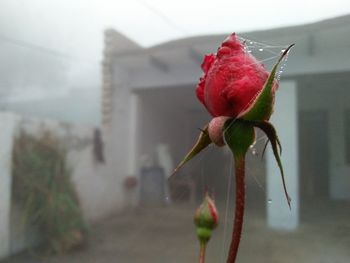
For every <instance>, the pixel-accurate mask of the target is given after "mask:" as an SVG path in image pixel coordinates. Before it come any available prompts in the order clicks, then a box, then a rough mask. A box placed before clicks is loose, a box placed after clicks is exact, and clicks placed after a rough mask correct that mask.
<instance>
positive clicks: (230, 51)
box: [196, 33, 278, 118]
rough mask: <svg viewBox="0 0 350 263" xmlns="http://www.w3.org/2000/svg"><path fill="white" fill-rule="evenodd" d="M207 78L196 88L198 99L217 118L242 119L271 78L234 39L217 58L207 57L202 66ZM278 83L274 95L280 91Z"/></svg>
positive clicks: (222, 46) (226, 44)
mask: <svg viewBox="0 0 350 263" xmlns="http://www.w3.org/2000/svg"><path fill="white" fill-rule="evenodd" d="M202 69H203V72H204V74H203V76H202V77H201V78H200V81H199V83H198V85H197V88H196V94H197V97H198V99H199V100H200V101H201V102H202V103H203V104H204V106H205V107H206V108H207V110H208V111H209V113H210V114H211V115H212V116H213V117H217V116H227V117H232V118H239V117H241V116H242V115H243V114H244V113H245V112H246V111H247V110H248V109H250V108H251V106H253V102H254V99H255V98H256V97H257V95H258V94H259V92H260V91H261V90H262V89H263V87H264V84H265V82H266V80H267V78H268V76H269V72H268V71H267V70H266V69H265V68H264V65H263V64H262V63H260V62H259V61H257V60H256V59H255V58H254V57H253V56H252V55H251V54H250V53H248V52H247V51H246V50H245V49H244V45H243V44H242V43H241V42H240V41H239V40H238V39H237V38H236V35H235V33H233V34H232V35H230V36H229V37H228V38H227V39H226V40H225V41H224V42H223V43H222V44H221V47H219V49H218V52H217V53H216V54H210V55H206V56H205V57H204V61H203V63H202ZM277 86H278V84H277V81H275V82H274V85H273V88H272V92H275V90H276V89H277Z"/></svg>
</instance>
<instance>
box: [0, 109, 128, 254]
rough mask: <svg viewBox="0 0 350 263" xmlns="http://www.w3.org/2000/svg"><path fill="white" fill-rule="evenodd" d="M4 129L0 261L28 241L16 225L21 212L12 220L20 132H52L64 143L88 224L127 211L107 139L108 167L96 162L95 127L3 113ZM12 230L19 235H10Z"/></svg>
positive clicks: (0, 160) (0, 169) (0, 142)
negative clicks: (14, 154)
mask: <svg viewBox="0 0 350 263" xmlns="http://www.w3.org/2000/svg"><path fill="white" fill-rule="evenodd" d="M0 126H1V133H0V145H1V147H0V178H1V184H0V188H1V191H0V194H1V198H0V258H1V257H4V256H7V255H9V254H11V253H14V252H17V251H19V250H21V249H23V248H24V247H25V246H26V240H27V239H25V238H24V237H23V235H24V233H25V232H26V231H27V230H26V229H21V230H19V229H20V228H19V226H18V227H16V226H14V225H13V224H17V223H18V222H19V221H20V220H18V216H20V211H18V209H15V210H14V211H13V213H12V216H15V217H17V218H15V219H12V220H10V214H11V157H12V145H13V141H14V138H15V136H16V135H18V134H19V132H20V130H23V131H25V132H26V133H28V134H32V135H35V136H39V135H40V134H41V133H42V132H44V131H50V132H51V133H53V134H54V135H55V136H56V137H57V138H58V139H59V140H60V141H61V142H62V146H64V147H65V148H66V149H67V159H68V164H69V166H70V167H71V169H72V180H73V182H74V183H75V186H76V190H77V192H78V196H79V200H80V205H81V208H82V211H83V215H84V217H85V219H86V220H87V221H88V222H92V221H96V220H98V219H100V218H103V217H106V216H108V215H110V214H112V213H115V212H116V211H119V210H120V209H121V208H123V207H124V204H123V201H124V200H123V189H122V187H123V184H122V183H121V180H120V178H119V177H118V173H117V172H116V171H115V170H114V168H115V167H114V163H115V160H114V158H115V156H114V155H113V154H112V153H113V152H114V150H115V149H114V148H113V147H111V144H110V141H108V139H107V138H108V136H107V135H105V136H104V143H105V157H106V163H105V164H103V163H98V162H97V161H95V159H94V155H93V132H94V127H92V126H83V125H70V124H67V123H62V122H58V121H52V120H38V119H28V118H23V117H20V116H18V115H14V114H11V113H0ZM106 137H107V138H106ZM14 222H15V223H14ZM10 229H12V230H15V231H13V233H10V232H11V231H10ZM10 244H11V246H10Z"/></svg>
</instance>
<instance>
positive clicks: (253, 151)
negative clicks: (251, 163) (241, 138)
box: [252, 148, 258, 156]
mask: <svg viewBox="0 0 350 263" xmlns="http://www.w3.org/2000/svg"><path fill="white" fill-rule="evenodd" d="M252 154H253V155H254V156H257V155H258V151H257V150H256V149H255V148H254V149H252Z"/></svg>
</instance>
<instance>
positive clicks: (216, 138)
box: [208, 116, 231, 147]
mask: <svg viewBox="0 0 350 263" xmlns="http://www.w3.org/2000/svg"><path fill="white" fill-rule="evenodd" d="M229 119H231V118H230V117H225V116H219V117H215V118H213V119H212V120H211V121H210V122H209V125H208V134H209V138H210V140H211V141H212V142H213V143H215V144H216V146H219V147H221V146H224V145H225V141H224V135H223V133H224V126H225V122H226V121H227V120H229Z"/></svg>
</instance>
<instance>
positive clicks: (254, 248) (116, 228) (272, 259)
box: [3, 201, 350, 263]
mask: <svg viewBox="0 0 350 263" xmlns="http://www.w3.org/2000/svg"><path fill="white" fill-rule="evenodd" d="M304 207H306V206H304ZM307 207H309V208H304V209H303V210H302V218H301V224H300V227H299V228H298V230H296V231H293V232H280V231H274V230H271V229H268V228H267V227H266V224H265V219H264V212H263V209H257V208H253V207H250V208H249V210H248V211H247V213H246V222H245V226H244V230H243V231H244V234H243V237H242V243H241V248H240V251H239V255H238V259H237V263H254V262H259V263H299V262H300V263H304V262H307V263H349V262H350V209H349V208H350V204H349V203H341V202H337V203H335V202H333V203H330V202H326V201H325V202H312V203H310V204H309V205H308V206H307ZM194 209H195V207H194V206H189V205H186V206H185V205H172V206H169V207H162V208H147V209H146V208H142V209H141V208H139V209H135V210H133V211H125V212H123V213H118V214H115V215H113V216H110V217H109V218H107V219H104V220H102V221H100V222H98V223H96V224H93V225H92V226H91V232H90V237H89V240H88V244H87V245H86V246H85V247H84V248H81V249H79V250H77V251H75V252H72V253H70V254H68V255H61V256H55V257H51V258H46V259H39V258H37V257H30V256H29V255H28V253H22V254H20V255H17V256H15V257H12V258H10V259H7V260H5V261H3V262H4V263H5V262H6V263H38V262H45V263H63V262H67V263H78V262H84V263H89V262H91V263H92V262H94V263H107V262H108V263H110V262H117V263H129V262H130V263H148V262H150V263H151V262H152V263H165V262H166V263H180V262H181V263H187V262H188V263H194V262H198V242H197V240H196V237H195V234H194V227H193V223H192V221H193V218H192V217H193V212H194ZM220 211H221V218H220V219H221V221H220V223H221V224H220V226H219V228H218V229H217V230H216V231H215V232H214V236H213V238H212V240H211V241H210V243H209V246H208V250H207V262H225V255H226V254H227V249H226V247H227V245H228V241H229V237H230V231H231V229H230V226H228V227H226V233H227V234H226V235H224V229H225V226H224V225H225V224H224V222H223V221H224V218H225V217H224V211H225V209H220ZM230 216H231V215H229V216H228V217H229V218H230ZM225 236H226V238H225ZM224 239H226V241H225V240H224ZM223 244H225V248H224V247H223Z"/></svg>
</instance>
